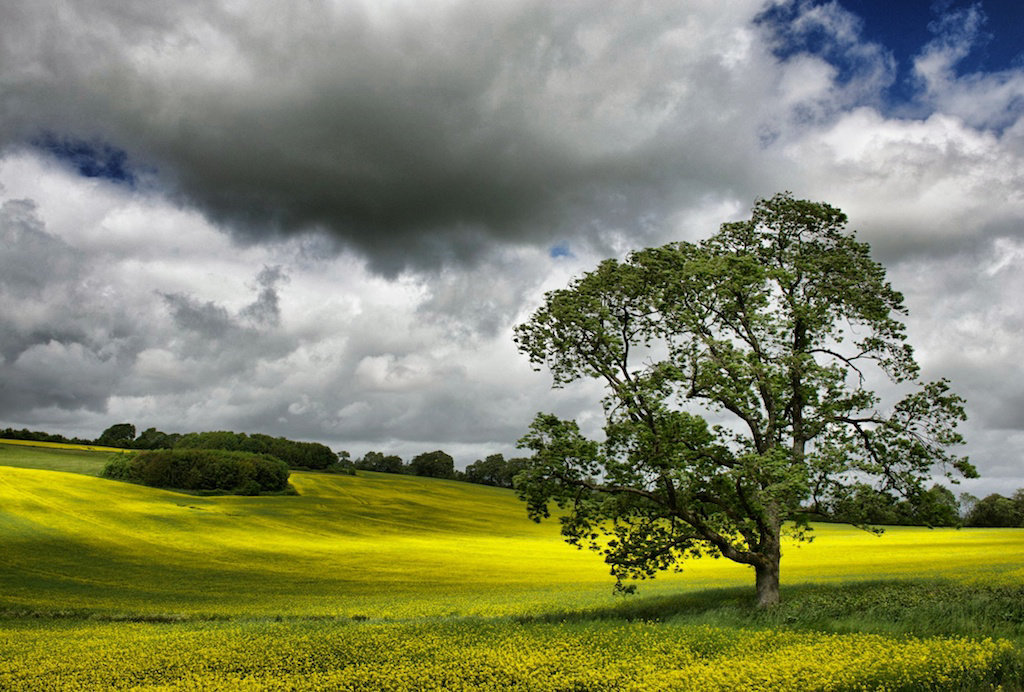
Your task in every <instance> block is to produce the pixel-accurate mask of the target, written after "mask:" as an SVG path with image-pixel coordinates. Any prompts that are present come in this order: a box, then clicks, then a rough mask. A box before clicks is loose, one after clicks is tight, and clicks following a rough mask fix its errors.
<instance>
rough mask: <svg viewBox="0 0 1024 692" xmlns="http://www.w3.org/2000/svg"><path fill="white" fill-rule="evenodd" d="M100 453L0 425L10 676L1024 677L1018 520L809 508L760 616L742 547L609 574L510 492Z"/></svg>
mask: <svg viewBox="0 0 1024 692" xmlns="http://www.w3.org/2000/svg"><path fill="white" fill-rule="evenodd" d="M106 456H107V454H106V453H96V452H90V451H88V450H71V449H60V448H33V447H27V446H24V445H7V444H5V443H0V542H2V543H0V545H2V549H3V560H2V561H0V614H2V618H0V689H40V690H42V689H78V688H81V689H103V688H108V687H119V688H131V687H141V688H148V687H155V688H160V687H165V688H171V689H178V688H184V689H190V688H191V689H216V688H218V687H222V688H225V689H235V688H238V687H244V688H247V689H294V688H300V689H305V688H310V689H317V688H321V689H339V688H342V689H344V688H366V689H386V688H388V687H389V686H390V687H391V688H394V689H410V688H412V689H416V688H418V689H431V688H437V687H446V688H454V689H458V688H460V687H463V686H465V687H467V688H472V689H478V688H479V689H486V688H492V689H502V688H508V687H519V688H528V689H622V688H630V689H716V688H717V689H736V688H742V687H758V686H759V687H762V688H779V689H857V688H858V687H866V688H869V689H871V688H878V687H888V688H893V689H927V688H933V689H948V688H951V687H952V688H957V687H961V688H963V687H966V688H968V689H970V688H980V689H988V688H990V687H991V686H992V685H994V684H998V683H1000V682H1002V683H1004V684H1006V685H1007V686H1008V688H1010V689H1015V688H1019V687H1020V684H1021V681H1022V680H1024V678H1022V673H1021V671H1022V661H1024V658H1022V656H1021V650H1022V649H1024V530H1019V529H964V530H954V529H935V530H928V529H919V528H890V529H888V530H887V531H886V533H885V534H884V535H883V536H881V537H878V536H874V535H871V534H868V533H865V532H862V531H859V530H856V529H852V528H850V527H846V526H838V525H817V526H816V527H815V532H814V533H815V534H816V539H815V541H814V542H813V543H810V544H803V545H800V546H788V547H787V550H786V553H785V557H784V558H783V594H782V595H783V599H784V603H783V604H782V605H781V606H780V607H779V608H777V609H774V610H772V611H770V612H765V613H759V612H756V611H754V610H752V609H751V608H750V600H751V596H752V592H753V575H752V573H751V572H749V571H748V570H747V569H745V568H743V567H740V566H738V565H735V564H733V563H729V562H725V561H715V560H705V561H699V562H696V563H693V564H690V565H687V567H686V570H685V572H684V573H683V574H680V575H675V574H670V575H664V576H659V577H658V578H657V579H656V580H653V581H650V582H645V583H643V584H641V586H640V589H639V594H638V595H636V596H630V597H622V596H613V595H612V593H611V578H610V577H609V576H608V574H607V569H606V568H605V566H604V565H603V563H602V562H601V560H600V557H599V556H597V555H595V554H593V553H590V552H586V551H577V550H575V549H574V548H571V547H569V546H567V545H565V544H564V543H563V542H562V541H561V539H560V537H559V536H558V528H557V524H556V523H555V522H547V523H544V524H539V525H538V524H534V523H532V522H530V521H528V520H527V519H526V517H525V511H524V509H523V506H522V504H521V503H520V502H519V501H518V500H517V499H516V498H515V496H514V494H513V493H511V492H510V491H507V490H500V489H495V488H488V487H484V486H477V485H469V484H465V483H456V482H451V481H443V480H437V479H427V478H413V477H405V476H392V475H383V474H372V473H361V474H360V475H359V476H356V477H351V476H340V475H330V474H317V473H293V474H292V484H293V485H294V486H295V487H296V489H297V490H298V491H299V495H298V496H282V497H234V496H231V497H197V496H192V495H183V494H178V493H173V492H167V491H162V490H156V489H152V488H145V487H141V486H135V485H129V484H124V483H117V482H113V481H107V480H103V479H100V478H97V477H95V474H96V473H98V471H99V469H100V468H102V464H103V461H104V460H105V459H106ZM90 474H91V475H90Z"/></svg>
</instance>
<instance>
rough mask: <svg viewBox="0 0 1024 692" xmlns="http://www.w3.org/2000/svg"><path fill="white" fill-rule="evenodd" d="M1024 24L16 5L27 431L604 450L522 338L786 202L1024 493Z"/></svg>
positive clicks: (13, 59)
mask: <svg viewBox="0 0 1024 692" xmlns="http://www.w3.org/2000/svg"><path fill="white" fill-rule="evenodd" d="M1021 26H1024V10H1022V9H1021V5H1020V3H1017V2H1010V1H1001V2H996V1H994V0H981V1H980V2H973V3H972V2H953V1H950V0H944V1H939V2H916V1H912V0H910V1H908V2H900V3H893V2H881V1H877V2H876V1H873V0H841V1H838V2H811V1H806V0H797V1H792V2H789V1H781V2H763V1H761V0H757V1H755V0H735V1H733V2H729V3H721V2H718V1H717V0H671V1H668V0H665V1H662V0H650V1H646V2H636V1H635V0H628V1H627V0H623V1H615V0H606V1H602V2H584V1H582V0H567V1H565V2H551V1H542V0H501V1H496V0H335V1H331V0H300V1H298V2H294V3H284V4H282V3H278V2H271V1H270V0H262V1H260V0H256V1H254V2H249V3H237V2H229V1H227V0H183V1H182V2H174V3H143V4H139V3H128V4H126V3H123V2H120V1H119V0H76V1H75V2H61V1H59V0H34V1H33V2H19V1H15V2H8V3H4V4H3V6H0V235H2V244H0V427H8V426H10V427H15V428H22V427H27V428H30V429H33V430H46V431H49V432H55V433H62V434H65V435H68V436H73V435H77V436H83V437H88V438H93V437H96V436H98V435H99V434H100V432H102V431H103V430H104V429H105V428H106V427H108V426H109V425H112V424H114V423H119V422H131V423H133V424H135V425H136V427H137V428H138V430H140V431H141V430H143V429H145V428H149V427H156V428H158V429H160V430H164V431H166V432H187V431H193V430H216V429H227V430H236V431H244V432H263V433H268V434H273V435H282V436H287V437H290V438H294V439H302V440H315V441H320V442H324V443H326V444H328V445H330V446H331V447H332V448H333V449H335V450H341V449H345V450H348V451H350V452H351V453H352V454H353V455H355V456H359V455H361V454H362V453H364V452H366V451H368V450H382V451H386V452H391V453H397V454H399V455H401V456H403V457H404V458H406V459H409V458H410V457H411V456H414V455H415V454H418V453H420V452H423V451H429V450H433V449H439V448H440V449H444V450H445V451H447V452H449V453H450V454H452V455H453V456H454V457H455V459H456V464H457V466H459V467H464V466H465V465H466V464H468V463H471V462H472V461H474V460H476V459H479V458H483V457H484V456H485V455H487V454H491V453H495V452H501V453H504V454H505V455H506V456H510V455H514V454H516V449H515V443H516V440H517V439H518V438H519V437H520V436H522V435H523V433H524V432H525V430H526V428H527V426H528V425H529V423H530V421H531V420H532V418H533V416H534V415H535V413H536V412H538V411H541V410H543V411H552V412H555V413H557V414H559V415H561V416H564V417H574V418H578V419H579V420H580V422H581V425H583V426H584V428H585V429H594V428H596V427H598V426H599V420H600V410H599V408H598V407H597V406H596V402H597V397H598V396H599V395H600V390H599V387H597V386H596V385H595V384H594V383H589V382H588V383H581V384H580V385H578V386H571V387H567V388H564V389H559V390H552V388H551V378H550V375H549V374H548V373H546V372H534V371H533V370H532V369H531V367H530V365H529V363H528V361H527V359H526V357H525V356H523V355H521V354H520V353H518V352H517V350H516V348H515V344H514V343H513V341H512V329H513V327H514V325H516V324H517V323H520V322H522V321H524V320H526V319H528V318H529V316H530V314H531V313H532V312H533V311H534V310H535V309H536V308H537V307H538V306H539V305H540V302H541V300H542V299H543V294H544V292H545V291H547V290H551V289H555V288H560V287H563V286H565V285H566V284H567V283H568V282H569V281H570V280H571V278H572V277H574V276H579V275H580V274H581V273H583V272H585V271H587V270H589V269H592V268H593V267H595V266H596V265H597V263H598V262H599V261H600V260H602V259H603V258H606V257H622V256H624V255H625V254H626V253H628V252H629V251H630V250H632V249H637V248H641V247H646V246H651V245H659V244H663V243H667V242H671V241H677V240H688V241H698V240H700V239H702V238H706V237H708V236H710V235H712V234H713V233H714V232H715V231H716V230H717V229H718V226H719V224H721V223H723V222H726V221H733V220H737V219H741V218H746V217H747V216H748V215H749V212H750V209H751V207H752V206H753V204H754V202H755V200H757V199H758V198H763V197H769V196H771V195H773V194H774V193H776V192H779V191H784V190H788V191H792V193H793V194H794V196H796V197H798V198H805V199H811V200H815V201H824V202H828V203H830V204H832V205H834V206H837V207H839V208H841V209H842V210H843V211H844V212H846V214H847V215H848V216H849V219H850V229H851V230H854V229H855V230H856V231H857V233H858V237H859V238H860V239H862V240H865V241H867V242H869V243H870V244H871V246H872V249H873V255H874V257H875V258H876V259H877V260H878V261H880V262H882V263H883V264H884V266H885V267H886V269H887V271H888V276H889V279H890V280H891V281H892V283H893V285H894V286H895V287H896V288H897V289H898V290H900V291H902V292H903V293H904V295H905V297H906V304H907V306H908V309H909V316H908V317H907V319H906V321H907V325H908V332H909V335H910V341H911V343H912V344H913V345H914V347H915V349H916V353H917V356H918V360H919V362H920V363H921V366H922V370H923V376H924V377H925V378H927V379H936V378H939V377H947V378H949V379H950V381H951V383H952V387H953V388H954V389H955V390H956V391H957V392H958V393H959V394H961V395H962V396H963V397H964V398H965V399H966V400H967V410H968V415H969V421H968V423H967V424H965V426H964V427H963V432H964V434H965V436H966V438H967V445H966V447H965V448H964V451H965V453H967V454H968V455H969V456H970V458H971V460H972V461H973V462H974V463H975V464H976V465H977V466H978V468H979V470H980V471H981V473H982V475H983V478H982V479H980V480H978V481H970V482H964V483H963V484H962V485H961V486H960V488H959V489H958V492H959V491H960V490H968V491H970V492H972V493H974V494H977V495H984V494H987V493H989V492H1002V493H1004V494H1008V493H1010V492H1012V491H1013V490H1015V489H1016V488H1020V487H1024V366H1022V356H1021V354H1022V353H1024V301H1022V300H1021V299H1020V296H1021V295H1022V294H1024V271H1022V270H1024V38H1022V34H1021V32H1020V27H1021Z"/></svg>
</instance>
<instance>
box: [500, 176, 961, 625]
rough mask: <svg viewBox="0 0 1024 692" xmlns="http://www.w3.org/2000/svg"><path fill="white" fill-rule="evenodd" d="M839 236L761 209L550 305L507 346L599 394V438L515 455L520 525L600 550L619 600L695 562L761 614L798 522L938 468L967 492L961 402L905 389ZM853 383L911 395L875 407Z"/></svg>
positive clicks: (831, 214)
mask: <svg viewBox="0 0 1024 692" xmlns="http://www.w3.org/2000/svg"><path fill="white" fill-rule="evenodd" d="M845 225H846V215H845V214H843V213H842V212H841V211H839V210H838V209H835V208H834V207H831V206H829V205H827V204H820V203H815V202H809V201H804V200H796V199H793V198H792V197H791V196H790V195H788V194H783V195H776V196H775V197H773V198H772V199H769V200H761V201H759V202H758V203H757V204H756V205H755V207H754V210H753V215H752V217H751V218H750V219H749V220H744V221H737V222H733V223H726V224H723V225H722V226H721V229H720V230H719V232H718V233H717V234H715V235H714V236H712V237H710V238H708V239H707V240H705V241H703V242H701V243H699V244H693V243H687V242H679V243H673V244H670V245H666V246H663V247H658V248H649V249H645V250H640V251H637V252H634V253H632V254H631V255H629V256H628V257H627V258H626V259H625V260H624V261H621V262H620V261H616V260H606V261H604V262H602V263H601V264H600V265H599V266H598V267H597V268H596V269H595V270H594V271H591V272H589V273H587V274H585V275H584V276H583V277H582V278H579V279H576V280H574V281H572V283H571V284H570V285H569V286H568V287H567V288H565V289H561V290H555V291H551V292H549V293H548V294H547V295H546V298H545V301H544V304H543V305H542V306H541V307H540V308H539V309H538V310H537V311H536V312H535V313H534V314H533V316H532V317H531V318H530V319H529V320H528V321H527V322H526V323H524V324H521V325H519V326H518V327H517V328H516V341H517V343H518V345H519V348H520V350H521V351H522V352H523V353H525V354H526V355H528V356H529V358H530V361H531V362H532V363H533V364H534V365H535V366H537V367H542V366H543V367H547V368H548V369H549V370H550V372H551V373H552V376H553V379H554V383H555V386H565V385H567V384H569V383H572V382H575V381H577V380H581V379H589V378H595V379H598V380H601V381H602V382H603V384H604V385H605V386H606V387H605V393H606V396H605V397H604V398H603V400H602V403H603V407H604V413H605V426H604V437H603V439H602V440H600V441H596V440H592V439H588V438H587V437H585V436H584V434H583V433H582V432H581V430H580V428H579V426H578V425H577V424H576V422H575V421H567V420H562V419H559V418H558V417H556V416H554V415H551V414H543V413H541V414H538V415H537V417H536V418H535V419H534V422H533V424H532V425H531V426H530V429H529V432H528V433H527V434H526V435H525V436H524V437H523V438H522V439H521V440H520V445H521V446H522V447H524V448H527V449H530V450H531V451H532V452H533V457H532V459H531V462H530V465H529V467H528V468H527V469H526V470H525V471H523V472H522V473H520V474H519V476H518V479H517V489H518V492H519V494H520V496H521V497H522V498H523V499H524V500H525V501H526V502H527V509H528V513H529V515H530V516H531V517H533V518H535V519H537V520H540V519H541V518H543V517H546V516H548V512H549V509H548V505H549V504H550V503H554V504H556V505H557V506H559V507H561V508H563V510H564V512H563V514H562V516H561V517H560V518H561V522H562V533H563V535H564V536H565V538H566V540H568V541H569V542H570V543H574V544H576V545H585V546H587V547H590V548H592V549H594V550H596V551H599V552H601V553H603V554H604V557H605V561H606V562H607V563H608V564H609V565H610V567H611V571H612V574H613V575H614V576H615V577H616V579H617V583H618V585H619V586H620V587H621V585H622V580H623V579H625V578H642V577H650V576H653V575H654V574H656V573H657V572H658V571H660V570H663V569H668V568H672V567H678V566H680V565H681V560H682V559H684V558H685V557H687V556H699V555H708V554H710V555H715V556H722V557H726V558H728V559H730V560H733V561H735V562H738V563H740V564H744V565H748V566H750V567H752V568H753V570H754V573H755V588H756V593H757V602H758V604H759V605H761V606H767V605H771V604H773V603H776V602H777V601H778V600H779V568H780V560H781V554H782V538H783V532H784V531H786V532H792V533H793V535H794V536H795V537H796V538H801V537H804V532H805V531H806V529H807V520H808V509H809V508H810V509H817V510H820V509H822V508H826V509H827V507H826V500H827V499H828V497H830V496H831V495H833V494H835V493H842V492H843V488H844V487H845V486H846V485H848V484H849V483H850V482H851V480H852V479H857V478H862V479H865V480H870V481H871V482H873V483H875V484H876V487H877V488H878V489H879V490H882V491H886V492H890V493H892V494H894V495H898V496H900V497H904V498H906V497H910V496H912V495H914V494H916V493H918V492H920V491H921V490H922V487H923V484H924V483H925V482H926V481H928V480H929V479H930V478H931V477H932V474H933V471H934V469H935V468H939V469H941V470H943V471H945V472H946V474H947V475H949V476H950V477H952V476H953V474H954V473H960V474H963V475H966V476H971V477H973V476H976V475H977V472H976V471H975V469H974V467H973V466H971V464H970V463H969V462H968V461H967V459H966V458H961V457H958V456H955V455H954V454H952V453H951V452H950V451H948V449H949V447H950V446H952V445H957V444H960V443H962V441H963V440H962V438H961V436H960V435H959V434H958V433H957V432H956V426H957V424H958V423H959V422H960V421H962V420H963V419H964V417H965V414H964V408H963V400H962V399H961V398H960V397H958V396H957V395H956V394H954V393H952V392H951V391H950V388H949V385H948V383H947V382H946V381H944V380H942V381H938V382H930V383H923V382H921V381H920V380H919V379H918V374H919V369H918V366H917V364H916V362H915V360H914V358H913V351H912V349H911V347H910V345H909V344H907V343H906V329H905V327H904V325H903V323H902V322H901V320H900V316H901V315H903V314H904V313H905V307H904V304H903V296H902V295H901V294H900V293H898V292H897V291H895V290H894V289H893V288H892V286H891V285H890V284H889V283H888V281H887V280H886V277H885V269H884V267H882V265H880V264H879V263H877V262H875V261H874V260H872V259H871V256H870V248H869V247H868V245H867V244H865V243H862V242H859V241H857V240H856V239H855V237H854V236H853V235H851V234H849V233H847V232H845ZM869 369H871V370H874V372H875V373H876V374H877V375H878V376H883V377H888V378H889V379H890V380H892V381H894V382H896V383H899V384H900V385H901V386H902V387H903V388H904V390H905V391H908V392H909V393H907V394H906V396H905V397H904V398H903V399H902V400H898V401H893V402H886V403H889V404H891V406H883V401H882V398H881V396H880V395H879V394H878V393H876V392H875V391H874V390H873V389H872V388H870V387H869V383H870V382H871V379H870V377H869V373H868V371H869ZM698 410H700V411H701V412H702V413H703V414H704V415H697V413H696V412H697V411H698ZM705 416H707V417H705ZM709 417H713V418H714V419H719V418H721V417H728V419H729V421H730V422H729V424H726V425H712V424H711V423H709V422H708V418H709Z"/></svg>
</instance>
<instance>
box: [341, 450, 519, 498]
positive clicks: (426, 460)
mask: <svg viewBox="0 0 1024 692" xmlns="http://www.w3.org/2000/svg"><path fill="white" fill-rule="evenodd" d="M338 457H339V461H340V463H341V464H343V465H344V466H346V467H348V468H350V469H352V470H353V471H354V470H356V469H358V470H361V471H376V472H377V473H402V474H408V475H410V476H427V477H431V478H447V479H449V480H455V481H464V482H466V483H477V484H479V485H491V486H494V487H496V488H512V487H513V481H514V479H515V477H516V474H518V473H519V472H520V471H522V470H523V469H524V468H526V465H527V463H528V460H527V459H506V458H505V456H504V455H503V454H490V455H488V456H487V457H486V458H484V459H477V460H476V461H475V462H473V463H472V464H470V465H469V466H467V467H466V469H465V470H464V471H462V470H459V469H456V468H455V460H454V459H453V458H452V457H451V455H450V454H448V453H447V452H444V451H443V450H440V449H438V450H434V451H432V452H423V453H422V454H418V455H416V456H415V457H413V458H412V459H411V460H410V461H409V462H408V463H406V462H404V461H403V460H402V457H400V456H398V455H397V454H385V453H383V452H377V451H370V452H367V453H366V454H364V455H363V456H362V457H361V458H359V459H356V460H352V459H351V458H350V457H349V454H348V452H339V454H338Z"/></svg>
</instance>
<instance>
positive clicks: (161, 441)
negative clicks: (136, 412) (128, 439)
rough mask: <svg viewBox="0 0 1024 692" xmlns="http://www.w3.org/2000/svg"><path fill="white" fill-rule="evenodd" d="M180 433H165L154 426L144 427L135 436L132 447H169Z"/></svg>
mask: <svg viewBox="0 0 1024 692" xmlns="http://www.w3.org/2000/svg"><path fill="white" fill-rule="evenodd" d="M180 437H181V435H178V434H177V433H175V434H170V435H169V434H167V433H165V432H161V431H159V430H157V429H156V428H146V429H145V430H143V431H142V432H141V433H139V436H138V437H136V438H135V441H134V442H133V443H132V447H134V448H135V449H170V448H172V447H173V446H174V443H175V442H176V441H177V440H178V438H180Z"/></svg>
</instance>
